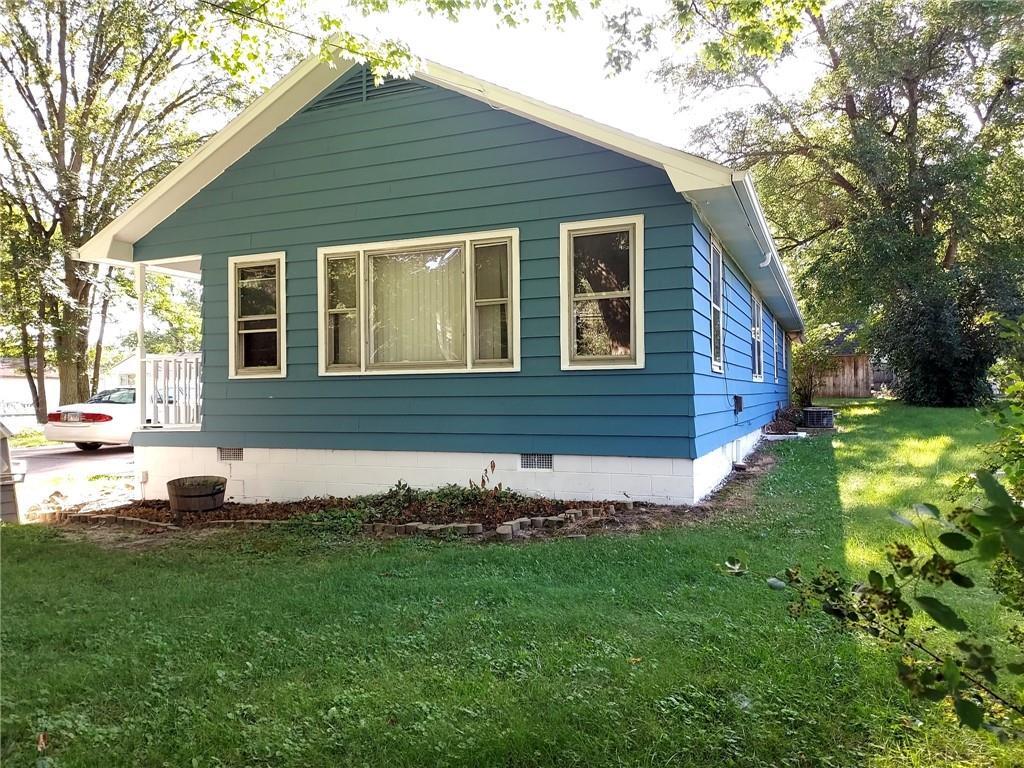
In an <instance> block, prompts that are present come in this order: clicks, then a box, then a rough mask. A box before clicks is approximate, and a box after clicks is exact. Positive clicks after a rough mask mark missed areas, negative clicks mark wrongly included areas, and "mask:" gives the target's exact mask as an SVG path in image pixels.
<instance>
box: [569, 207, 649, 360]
mask: <svg viewBox="0 0 1024 768" xmlns="http://www.w3.org/2000/svg"><path fill="white" fill-rule="evenodd" d="M627 227H631V228H632V230H633V247H632V252H631V259H630V266H629V269H630V272H629V284H630V291H629V293H630V297H629V298H630V315H631V317H630V319H631V321H632V338H631V346H632V352H633V354H632V356H631V357H629V358H628V359H624V360H619V359H616V358H574V357H573V354H572V348H573V337H574V329H573V327H572V326H573V322H572V317H573V312H572V301H573V287H572V273H571V269H572V253H571V246H572V237H573V235H579V234H596V233H600V232H615V231H618V230H621V229H625V228H627ZM558 239H559V253H560V256H559V261H560V268H559V294H560V300H559V321H560V322H559V324H560V326H561V332H560V334H559V335H560V337H561V352H562V355H561V357H562V370H563V371H596V370H601V371H604V370H625V369H633V370H635V369H640V368H643V367H644V361H645V355H644V216H643V214H642V213H641V214H635V215H632V216H616V217H613V218H607V219H590V220H588V221H570V222H563V223H562V225H561V226H560V227H559V238H558Z"/></svg>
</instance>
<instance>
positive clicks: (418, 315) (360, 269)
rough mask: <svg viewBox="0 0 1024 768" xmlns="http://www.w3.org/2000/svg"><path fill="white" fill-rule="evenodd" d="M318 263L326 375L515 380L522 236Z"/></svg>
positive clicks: (357, 251) (424, 242)
mask: <svg viewBox="0 0 1024 768" xmlns="http://www.w3.org/2000/svg"><path fill="white" fill-rule="evenodd" d="M318 257H319V261H318V267H317V274H318V283H319V288H318V299H319V331H320V373H321V374H322V375H340V374H352V373H434V372H463V371H465V372H469V371H500V370H518V363H519V350H518V346H519V343H518V328H519V323H518V291H517V284H518V274H519V233H518V230H502V231H500V232H481V233H473V234H467V235H451V236H443V237H433V238H419V239H415V240H403V241H395V242H384V243H367V244H362V245H345V246H338V247H331V248H321V249H319V252H318Z"/></svg>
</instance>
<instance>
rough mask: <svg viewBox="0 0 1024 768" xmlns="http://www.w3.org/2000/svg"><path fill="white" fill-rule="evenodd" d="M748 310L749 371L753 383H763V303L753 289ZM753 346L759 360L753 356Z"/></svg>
mask: <svg viewBox="0 0 1024 768" xmlns="http://www.w3.org/2000/svg"><path fill="white" fill-rule="evenodd" d="M750 310H751V312H750V314H751V318H750V342H751V349H750V370H751V375H752V379H753V380H754V381H764V303H763V302H762V301H761V297H760V296H758V295H757V294H756V293H755V292H754V289H753V287H751V289H750ZM754 345H756V346H757V350H758V356H759V357H760V358H761V359H760V360H758V359H757V357H755V355H754Z"/></svg>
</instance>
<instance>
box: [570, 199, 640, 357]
mask: <svg viewBox="0 0 1024 768" xmlns="http://www.w3.org/2000/svg"><path fill="white" fill-rule="evenodd" d="M643 237H644V218H643V216H642V215H637V216H623V217H619V218H614V219H600V220H596V221H577V222H572V223H567V224H562V227H561V238H560V240H561V305H562V306H561V323H562V332H561V337H562V368H563V369H573V368H591V369H593V368H643V366H644V344H643V342H644V306H643V298H644V289H643V252H644V248H643Z"/></svg>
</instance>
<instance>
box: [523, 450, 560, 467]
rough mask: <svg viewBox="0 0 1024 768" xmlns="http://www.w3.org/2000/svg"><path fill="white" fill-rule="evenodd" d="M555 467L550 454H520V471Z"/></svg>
mask: <svg viewBox="0 0 1024 768" xmlns="http://www.w3.org/2000/svg"><path fill="white" fill-rule="evenodd" d="M553 467H554V463H553V462H552V458H551V454H550V453H521V454H519V468H520V469H552V468H553Z"/></svg>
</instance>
